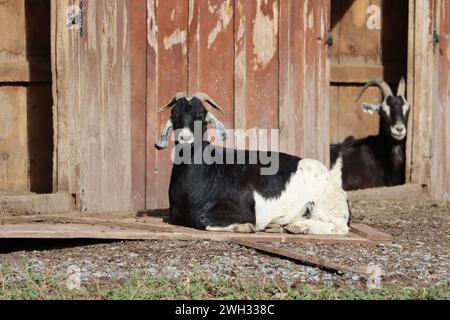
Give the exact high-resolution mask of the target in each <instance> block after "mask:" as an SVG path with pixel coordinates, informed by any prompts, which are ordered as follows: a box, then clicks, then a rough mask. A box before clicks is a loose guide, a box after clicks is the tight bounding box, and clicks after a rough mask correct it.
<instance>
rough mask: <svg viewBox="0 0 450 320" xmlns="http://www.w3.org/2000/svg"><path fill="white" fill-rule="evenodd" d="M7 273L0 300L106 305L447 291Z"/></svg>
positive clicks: (442, 295)
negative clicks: (75, 285) (77, 280)
mask: <svg viewBox="0 0 450 320" xmlns="http://www.w3.org/2000/svg"><path fill="white" fill-rule="evenodd" d="M11 275H12V273H11V272H10V271H9V270H5V269H3V270H0V299H2V300H3V299H45V300H54V299H108V300H116V299H120V300H134V299H136V300H142V299H145V300H155V299H156V300H159V299H224V300H227V299H238V300H240V299H251V300H261V299H269V300H270V299H286V300H311V299H318V300H340V299H345V300H360V299H362V300H367V299H369V300H379V299H395V300H398V299H402V300H410V299H421V300H423V299H427V300H449V299H450V288H449V287H448V286H435V287H431V288H398V287H397V288H396V287H394V286H390V285H389V284H385V286H384V288H383V289H382V290H371V291H366V290H361V289H357V288H354V287H338V286H336V285H332V284H327V285H324V286H322V287H318V288H315V287H312V286H303V287H300V288H295V289H287V290H283V289H282V288H280V287H279V286H277V285H276V284H275V283H262V282H261V283H245V282H236V281H226V280H224V279H215V280H209V279H203V278H196V279H189V280H187V279H186V280H180V281H173V280H169V279H166V278H160V279H153V278H150V277H148V276H147V275H146V274H136V275H135V276H134V277H133V278H132V279H130V280H128V281H125V282H122V283H107V282H103V283H102V282H100V281H98V282H95V281H94V282H93V283H90V284H88V285H85V286H83V287H82V289H81V290H69V289H67V287H66V281H65V279H54V278H49V277H45V276H42V275H38V274H33V273H29V274H28V276H27V278H26V279H24V280H20V281H10V280H8V278H9V279H11V278H10V277H11Z"/></svg>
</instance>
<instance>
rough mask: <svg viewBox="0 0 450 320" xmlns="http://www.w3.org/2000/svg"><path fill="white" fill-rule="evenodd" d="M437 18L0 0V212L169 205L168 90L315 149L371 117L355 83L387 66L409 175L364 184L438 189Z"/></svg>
mask: <svg viewBox="0 0 450 320" xmlns="http://www.w3.org/2000/svg"><path fill="white" fill-rule="evenodd" d="M449 20H450V1H449V0H398V1H397V0H396V1H387V0H254V1H253V0H252V1H249V0H182V1H179V0H164V1H158V0H7V1H1V2H0V30H3V31H7V32H1V33H0V211H2V212H19V213H20V212H27V213H30V212H31V213H50V212H64V211H69V210H72V209H76V210H77V211H89V212H112V211H138V210H146V209H147V210H150V209H160V208H167V206H168V198H167V190H168V184H169V177H170V169H171V162H170V152H169V151H167V152H160V153H157V152H156V150H155V149H154V147H153V144H154V143H155V141H156V140H157V138H158V136H159V134H160V132H161V129H162V127H163V126H164V123H165V122H166V120H167V117H168V115H167V114H159V113H157V110H158V108H159V107H160V106H161V105H162V104H163V103H165V102H166V101H167V100H168V99H169V98H170V97H171V95H173V93H175V92H178V91H187V92H189V93H193V92H196V91H204V92H207V93H208V94H209V95H210V96H212V97H214V99H215V100H216V101H217V102H218V103H219V104H220V105H221V106H223V107H224V108H225V111H226V113H225V115H224V116H223V117H222V118H221V119H222V120H223V121H224V123H225V125H226V126H227V127H229V128H241V129H250V128H267V129H279V130H280V148H281V151H285V152H289V153H293V154H296V155H299V156H302V157H308V158H314V159H318V160H320V161H323V162H324V163H326V164H329V147H330V143H334V142H339V141H342V140H343V139H345V138H346V137H347V136H350V135H353V136H355V137H363V136H366V135H369V134H373V133H376V132H377V131H378V121H377V118H376V117H370V116H368V115H365V114H363V113H362V112H361V111H360V109H359V108H358V105H357V103H356V102H354V99H355V98H356V96H357V94H358V92H359V91H360V90H361V88H362V86H363V85H364V83H365V82H366V81H367V80H369V79H372V78H381V79H385V80H386V81H388V82H389V83H391V84H392V85H393V86H395V85H396V84H397V83H398V80H399V79H400V77H401V76H405V77H406V78H407V84H408V85H407V98H408V101H409V102H410V103H411V105H412V111H411V115H410V121H409V130H408V138H407V168H406V177H407V183H406V185H405V186H399V187H395V188H392V189H387V190H384V189H383V190H368V191H365V193H364V196H368V197H370V196H371V194H372V195H373V196H374V197H393V196H398V195H401V196H405V197H407V196H412V197H414V196H416V195H417V194H419V193H420V194H421V193H427V194H429V195H430V196H431V197H433V198H434V199H436V200H439V201H449V200H450V141H449V140H450V121H449V120H450V44H449V43H450V21H449ZM365 99H366V100H370V101H372V102H376V101H378V100H379V99H380V93H379V91H378V90H376V89H375V88H372V89H370V90H369V91H368V93H367V94H366V96H365ZM370 101H369V102H370Z"/></svg>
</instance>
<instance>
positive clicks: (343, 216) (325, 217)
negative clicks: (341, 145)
mask: <svg viewBox="0 0 450 320" xmlns="http://www.w3.org/2000/svg"><path fill="white" fill-rule="evenodd" d="M204 103H209V104H210V105H211V106H212V107H214V108H215V109H217V110H219V111H221V112H222V113H223V109H222V108H220V106H218V105H217V103H215V102H214V101H213V100H212V99H211V98H210V97H208V96H207V95H206V94H204V93H198V94H195V95H194V96H192V97H186V94H184V93H179V94H177V95H176V96H175V97H174V98H173V99H172V100H171V101H170V102H169V103H168V104H167V105H166V106H165V107H163V108H162V109H161V110H160V112H163V111H165V110H168V109H170V108H172V110H171V117H170V119H169V121H168V122H167V124H166V126H165V128H164V131H163V133H162V136H161V140H160V141H159V142H158V143H157V144H156V145H155V147H156V148H157V149H158V150H161V149H165V148H167V147H168V145H169V136H170V132H171V131H172V130H174V131H175V145H176V146H182V147H183V151H185V150H187V152H188V153H190V155H188V157H190V158H191V159H192V160H193V158H194V157H195V154H196V152H198V151H201V152H203V151H204V150H205V149H206V148H210V152H211V153H212V154H218V153H222V154H226V152H231V154H233V157H234V160H236V158H237V157H238V153H239V152H244V153H245V156H246V157H245V159H250V157H252V156H255V157H256V159H258V161H257V162H256V164H236V161H234V162H232V163H231V164H229V163H226V162H225V163H223V164H219V163H213V164H206V163H205V162H204V160H201V161H202V162H201V163H200V164H192V163H193V161H191V162H190V163H191V164H189V163H178V161H176V159H175V161H174V165H173V169H172V176H171V181H170V189H169V200H170V217H169V223H171V224H176V225H181V226H187V227H193V228H197V229H201V230H208V231H223V232H240V233H252V232H256V231H265V230H266V231H268V230H270V231H273V230H275V229H276V230H279V231H280V232H283V229H284V230H285V231H287V232H290V233H294V234H346V233H347V232H348V231H349V222H350V218H351V213H350V208H349V204H348V201H347V194H346V192H345V191H343V189H342V188H341V187H339V186H338V185H337V183H336V182H335V181H334V180H333V177H332V175H331V173H330V171H329V170H328V169H327V168H326V167H325V166H324V165H323V164H321V163H320V162H318V161H315V160H309V159H300V158H298V157H295V156H292V155H288V154H284V153H271V152H269V153H268V154H269V155H270V158H271V159H272V158H273V157H274V156H278V157H279V170H278V172H277V173H276V174H274V175H261V171H260V170H261V169H262V168H264V167H265V166H267V165H263V164H262V161H260V157H261V153H259V152H256V154H255V153H254V152H252V151H242V150H241V151H238V150H234V149H224V148H220V147H217V146H213V145H212V144H210V143H209V142H208V141H202V142H201V143H195V137H194V122H196V121H197V122H196V123H197V124H198V123H201V126H200V127H201V130H202V135H203V133H204V132H205V131H206V129H207V125H208V123H210V124H212V125H213V126H214V127H215V128H216V129H217V131H218V133H219V136H221V137H222V138H223V139H226V138H227V137H228V133H227V131H226V129H225V127H224V125H223V124H222V123H221V122H220V121H219V120H218V119H217V118H216V117H215V116H214V115H213V114H212V113H210V112H208V111H207V110H206V109H205V107H204ZM202 140H203V139H202ZM186 146H187V147H188V148H187V149H186V148H185V147H186ZM197 149H198V150H197ZM183 156H185V155H183ZM175 157H177V152H175ZM227 159H229V158H228V157H227ZM246 163H247V162H246Z"/></svg>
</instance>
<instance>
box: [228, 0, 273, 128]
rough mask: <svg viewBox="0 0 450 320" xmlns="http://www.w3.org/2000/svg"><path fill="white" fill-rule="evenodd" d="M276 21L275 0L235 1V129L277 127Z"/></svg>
mask: <svg viewBox="0 0 450 320" xmlns="http://www.w3.org/2000/svg"><path fill="white" fill-rule="evenodd" d="M278 21H279V3H278V1H277V0H266V1H262V0H257V1H245V0H237V2H236V18H235V22H236V26H235V30H236V32H237V33H236V35H235V39H236V40H235V128H239V129H244V130H245V129H253V128H262V129H277V128H278V126H279V121H278V105H279V97H278V86H279V84H278V34H279V33H278V31H279V30H278ZM262 111H263V112H262Z"/></svg>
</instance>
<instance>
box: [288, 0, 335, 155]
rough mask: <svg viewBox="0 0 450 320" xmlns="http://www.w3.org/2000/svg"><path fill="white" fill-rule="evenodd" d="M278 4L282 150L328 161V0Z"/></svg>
mask: <svg viewBox="0 0 450 320" xmlns="http://www.w3.org/2000/svg"><path fill="white" fill-rule="evenodd" d="M280 6H281V7H280V10H281V14H280V66H281V69H280V130H281V132H280V140H281V144H280V146H281V150H282V151H286V152H289V153H294V154H298V155H300V156H302V157H308V158H315V159H318V160H320V161H322V162H324V163H325V164H328V162H329V98H328V96H329V69H328V66H329V64H328V63H329V62H328V60H329V59H328V48H327V46H325V39H326V37H327V33H328V25H329V21H328V17H329V10H330V1H326V0H324V1H314V2H311V1H285V2H282V3H280ZM299 92H300V93H301V94H299Z"/></svg>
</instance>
